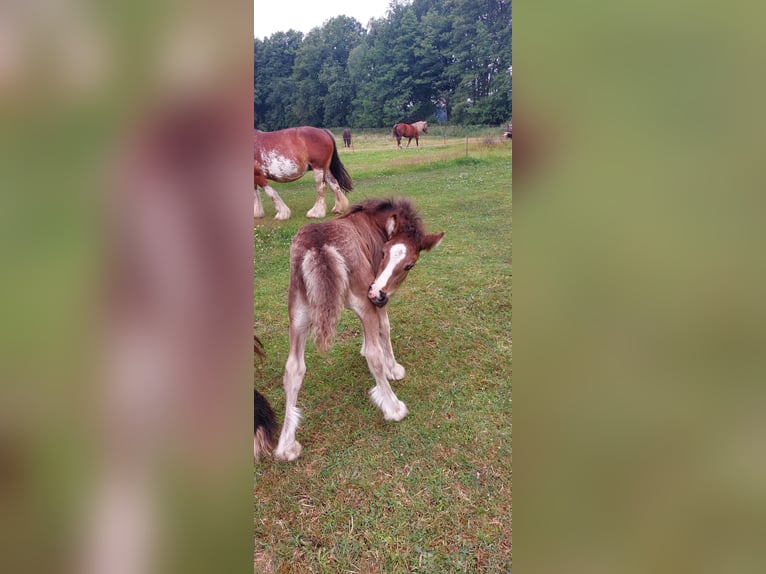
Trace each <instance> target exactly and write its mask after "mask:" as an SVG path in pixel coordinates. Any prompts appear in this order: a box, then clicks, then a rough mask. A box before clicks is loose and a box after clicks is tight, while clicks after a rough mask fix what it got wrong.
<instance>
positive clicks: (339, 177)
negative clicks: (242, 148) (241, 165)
mask: <svg viewBox="0 0 766 574" xmlns="http://www.w3.org/2000/svg"><path fill="white" fill-rule="evenodd" d="M309 170H312V171H313V172H314V183H315V184H316V188H317V199H316V202H315V203H314V207H312V208H311V209H310V210H309V211H308V213H307V214H306V217H319V218H321V217H324V216H325V214H326V213H327V208H326V207H325V202H324V198H325V193H326V186H327V185H329V186H330V189H332V191H333V193H334V194H335V206H334V207H333V208H332V212H333V213H336V214H341V213H343V212H344V211H346V210H347V209H348V200H347V199H346V196H345V195H344V192H348V191H351V189H352V187H353V184H352V183H351V177H350V176H349V175H348V172H347V171H346V168H345V167H344V166H343V164H342V163H341V161H340V158H339V157H338V149H337V146H336V145H335V137H334V136H333V135H332V132H330V131H329V130H324V129H320V128H313V127H310V126H301V127H297V128H288V129H286V130H279V131H275V132H262V131H259V130H254V132H253V182H254V184H255V204H254V207H253V217H263V215H264V211H263V203H262V202H261V194H260V192H259V191H258V188H259V187H260V188H263V191H265V192H266V195H268V196H269V197H270V198H271V199H272V201H273V202H274V207H276V210H277V214H276V216H275V219H289V218H290V208H289V207H287V205H285V203H284V202H283V201H282V198H281V197H279V195H278V194H277V192H276V191H275V190H274V188H273V187H271V186H270V185H269V184H268V182H267V180H271V181H276V182H279V183H285V182H289V181H295V180H297V179H300V178H301V177H303V175H304V174H305V173H306V172H307V171H309Z"/></svg>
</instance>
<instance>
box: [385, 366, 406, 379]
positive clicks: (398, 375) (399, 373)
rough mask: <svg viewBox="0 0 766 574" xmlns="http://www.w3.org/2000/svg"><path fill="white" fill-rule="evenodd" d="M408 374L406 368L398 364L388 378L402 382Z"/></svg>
mask: <svg viewBox="0 0 766 574" xmlns="http://www.w3.org/2000/svg"><path fill="white" fill-rule="evenodd" d="M406 374H407V371H405V370H404V367H402V366H401V365H400V364H399V363H396V364H395V365H394V368H393V369H391V370H390V371H389V372H388V378H389V379H391V380H392V381H401V380H402V379H403V378H404V376H405V375H406Z"/></svg>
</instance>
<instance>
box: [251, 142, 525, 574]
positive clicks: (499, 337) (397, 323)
mask: <svg viewBox="0 0 766 574" xmlns="http://www.w3.org/2000/svg"><path fill="white" fill-rule="evenodd" d="M339 141H340V140H339ZM420 143H421V147H420V148H418V149H414V148H411V149H410V150H407V151H398V150H396V149H395V142H394V141H393V140H391V139H390V138H387V137H385V136H383V135H378V136H373V135H370V136H368V137H366V138H365V139H364V140H363V139H362V138H361V137H359V138H357V140H356V142H355V149H354V150H353V151H351V150H349V151H346V150H343V149H341V150H340V153H341V159H342V161H343V162H344V164H345V165H346V167H347V169H348V171H349V173H350V174H351V176H352V178H353V179H354V191H353V192H352V193H351V194H350V196H349V200H350V201H351V202H352V203H354V202H356V201H359V200H361V199H363V198H367V197H386V196H398V195H404V196H407V197H409V198H411V199H412V200H413V201H414V202H415V204H416V205H417V206H418V208H419V210H420V212H421V215H422V216H423V219H424V221H425V224H426V227H427V229H428V230H429V232H436V231H441V230H445V231H446V236H445V238H444V241H443V242H442V244H441V245H440V246H439V248H437V249H436V250H435V251H433V252H429V253H424V254H422V256H421V259H420V261H419V263H418V265H417V267H416V268H415V270H414V271H412V272H411V273H410V275H409V277H408V278H407V280H406V281H405V283H404V284H403V285H402V287H401V288H400V289H399V291H398V292H397V295H396V296H395V297H394V299H393V300H392V301H391V302H390V303H389V316H390V318H391V331H392V341H393V345H394V352H395V353H396V357H397V360H398V361H399V362H400V363H401V364H402V365H404V366H405V368H406V369H407V376H406V378H405V379H404V380H403V381H399V382H394V383H393V385H392V386H393V388H394V390H395V391H396V393H397V395H398V396H399V398H400V399H402V400H403V401H404V402H405V403H406V404H407V406H408V407H409V410H410V414H409V415H408V416H407V418H405V419H404V420H403V421H401V422H399V423H387V422H385V421H384V420H383V417H382V414H381V413H380V411H378V410H377V409H376V408H375V407H373V405H372V404H371V403H370V401H369V400H368V398H367V396H366V391H367V389H369V388H370V387H371V386H373V379H372V377H371V375H370V373H369V371H368V369H367V365H366V362H365V361H364V359H363V358H362V357H361V356H360V354H359V347H360V344H361V329H360V324H359V321H358V319H357V318H356V316H355V315H353V314H352V313H351V312H350V311H344V315H343V317H342V319H341V322H340V325H339V329H338V337H337V339H336V343H335V346H334V348H333V349H332V351H330V353H328V354H326V355H324V356H319V355H317V353H316V351H315V349H314V347H313V345H312V344H309V347H308V350H307V354H306V363H307V367H308V370H307V373H306V378H305V380H304V383H303V388H302V390H301V394H300V397H299V400H298V404H299V406H300V407H301V408H302V409H303V415H304V422H303V424H302V426H301V427H299V430H298V433H297V438H298V440H299V441H300V442H301V443H302V444H303V447H304V448H303V453H302V455H301V457H300V458H299V459H298V460H297V461H295V462H293V463H283V462H278V461H274V460H273V459H270V458H267V459H263V460H261V462H260V463H258V464H257V465H256V466H255V471H254V473H255V475H254V489H255V503H254V504H255V518H254V537H255V555H254V566H255V571H256V572H327V573H337V572H359V573H364V574H368V573H375V572H381V573H382V572H385V573H390V572H433V573H447V572H510V570H511V554H512V544H511V509H512V501H511V499H512V497H511V468H512V464H511V347H512V343H511V309H512V306H511V269H512V264H511V213H512V210H511V143H510V142H497V141H494V140H488V139H487V138H484V137H480V138H474V139H471V140H469V141H468V143H467V144H466V141H465V139H456V140H452V141H451V140H450V139H449V138H448V139H447V140H446V142H445V141H443V140H442V139H441V138H435V137H429V136H425V137H424V138H423V139H421V142H420ZM413 146H414V142H413ZM466 150H467V155H466ZM276 187H277V188H278V191H279V193H280V195H281V196H282V198H283V199H284V200H285V202H286V203H287V204H288V205H289V206H290V208H291V209H292V213H293V215H292V218H291V219H290V220H289V221H288V222H276V221H274V220H273V219H271V217H273V215H274V209H273V205H272V204H271V203H270V201H269V200H268V198H266V197H264V204H265V207H266V210H267V218H266V219H263V220H258V221H257V222H256V228H255V277H254V280H255V330H256V333H257V334H258V335H259V337H260V338H261V339H262V340H263V342H264V344H265V347H266V351H267V353H268V358H267V359H266V361H265V362H264V363H263V364H262V365H261V366H260V367H258V368H257V369H256V373H255V386H256V387H257V388H258V389H259V390H260V391H261V392H263V393H264V394H265V395H266V396H267V397H268V398H269V400H270V401H271V403H272V405H273V407H274V409H275V411H276V412H277V414H278V416H279V417H280V419H281V416H282V414H283V409H284V393H283V391H282V372H283V368H284V361H285V359H286V356H287V350H288V342H287V301H286V292H287V282H288V273H289V268H288V252H289V247H290V240H291V238H292V236H293V235H294V233H295V232H296V231H297V229H298V228H299V227H300V226H301V225H303V224H305V223H307V220H306V218H305V213H306V211H308V210H309V209H310V208H311V206H312V204H313V201H314V199H315V191H314V187H313V181H312V180H311V177H310V175H309V176H308V177H304V178H303V179H302V180H300V181H298V182H295V183H293V184H288V185H277V186H276ZM331 207H332V203H331V202H330V201H328V211H329V208H331Z"/></svg>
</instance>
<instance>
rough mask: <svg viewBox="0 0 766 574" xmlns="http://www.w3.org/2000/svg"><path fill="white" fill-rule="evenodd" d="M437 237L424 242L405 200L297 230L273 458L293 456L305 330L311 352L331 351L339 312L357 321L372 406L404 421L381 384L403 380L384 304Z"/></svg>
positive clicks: (365, 205)
mask: <svg viewBox="0 0 766 574" xmlns="http://www.w3.org/2000/svg"><path fill="white" fill-rule="evenodd" d="M443 237H444V232H443V231H442V232H441V233H436V234H433V235H428V234H426V233H425V230H424V229H423V224H422V222H421V220H420V217H419V216H418V214H417V212H416V211H415V208H414V207H413V206H412V204H411V203H410V202H409V201H408V200H406V199H397V200H375V199H369V200H366V201H364V202H362V203H361V204H359V205H355V206H353V207H352V208H351V211H350V212H349V213H348V214H346V215H344V216H343V217H340V218H337V219H331V220H329V221H323V222H321V223H311V224H308V225H305V226H303V227H302V228H301V229H300V230H298V233H297V234H296V235H295V237H294V238H293V242H292V246H291V248H290V288H289V292H288V312H289V315H290V333H289V334H290V352H289V354H288V357H287V364H286V365H285V374H284V378H283V384H284V387H285V395H286V405H285V420H284V426H283V427H282V433H281V435H280V437H279V443H278V444H277V448H276V449H275V450H274V456H275V457H276V458H279V459H282V460H294V459H295V458H297V457H298V455H300V453H301V448H302V447H301V445H300V443H298V442H297V441H296V440H295V430H296V428H297V426H298V423H299V422H300V416H301V415H300V409H299V408H298V407H297V406H296V404H297V401H298V392H299V391H300V388H301V384H302V383H303V377H304V375H305V374H306V363H305V361H304V352H305V349H306V339H307V337H308V334H309V328H310V327H312V326H313V333H314V339H315V341H316V346H317V349H318V350H319V351H326V350H328V349H329V348H330V347H331V345H332V340H333V338H334V336H335V329H336V326H337V324H338V319H339V317H340V314H341V311H342V310H343V307H344V306H345V307H347V308H348V309H351V310H352V311H354V312H355V313H356V314H357V315H358V316H359V319H360V320H361V321H362V327H363V330H364V341H363V343H362V355H363V356H364V357H365V358H366V359H367V366H368V367H369V369H370V372H371V373H372V376H373V377H374V379H375V386H374V387H373V388H372V389H370V392H369V394H370V398H371V399H372V402H373V403H374V404H375V405H376V406H377V407H378V408H379V409H380V410H381V411H383V417H384V418H385V419H386V420H388V421H400V420H402V419H403V418H404V417H405V416H406V415H407V407H406V405H405V404H404V403H403V402H402V401H400V400H399V399H398V398H397V397H396V395H395V394H394V391H393V390H391V386H390V385H389V380H399V379H402V378H404V374H405V371H404V367H402V366H401V365H400V364H399V363H397V362H396V359H395V358H394V351H393V349H392V347H391V327H390V324H389V322H388V313H387V312H386V303H388V300H389V298H390V297H391V295H393V294H394V291H396V289H397V287H399V285H400V284H401V283H402V281H404V279H405V277H406V276H407V273H408V272H409V271H410V269H412V268H413V266H414V265H415V262H416V261H417V260H418V257H419V256H420V252H421V251H423V250H430V249H433V248H434V247H436V246H437V245H438V244H439V242H440V241H441V240H442V238H443Z"/></svg>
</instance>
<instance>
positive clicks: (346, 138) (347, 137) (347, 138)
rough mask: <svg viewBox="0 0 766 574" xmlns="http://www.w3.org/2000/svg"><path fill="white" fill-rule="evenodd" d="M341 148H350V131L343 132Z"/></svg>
mask: <svg viewBox="0 0 766 574" xmlns="http://www.w3.org/2000/svg"><path fill="white" fill-rule="evenodd" d="M343 147H351V130H350V129H348V128H346V129H344V130H343Z"/></svg>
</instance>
